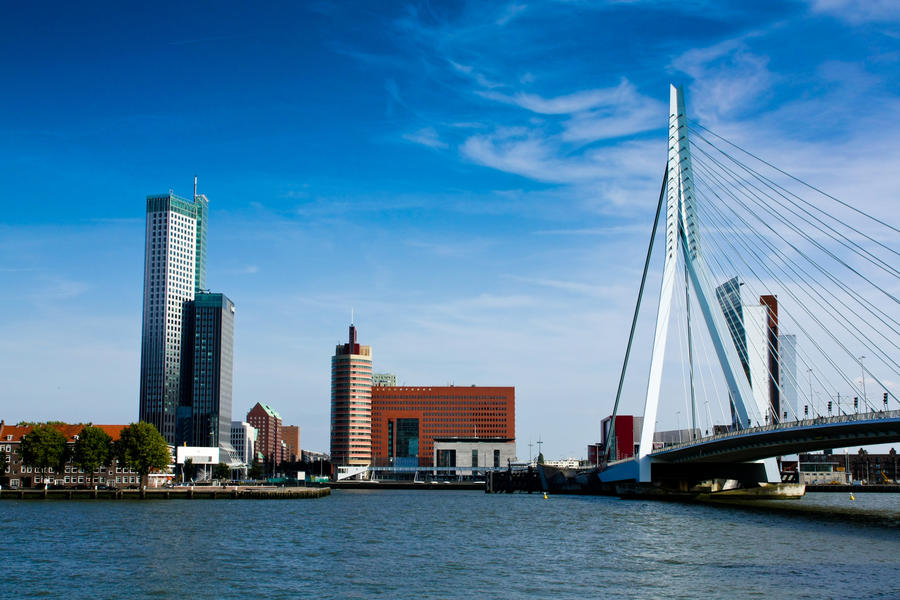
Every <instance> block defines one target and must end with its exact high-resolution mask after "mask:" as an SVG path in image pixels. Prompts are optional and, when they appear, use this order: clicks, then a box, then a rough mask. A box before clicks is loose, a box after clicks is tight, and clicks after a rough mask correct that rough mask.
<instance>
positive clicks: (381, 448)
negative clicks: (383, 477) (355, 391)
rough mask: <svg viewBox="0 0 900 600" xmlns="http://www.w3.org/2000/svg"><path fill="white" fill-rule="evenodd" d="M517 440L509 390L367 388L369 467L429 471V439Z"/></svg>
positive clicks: (513, 392)
mask: <svg viewBox="0 0 900 600" xmlns="http://www.w3.org/2000/svg"><path fill="white" fill-rule="evenodd" d="M436 437H437V438H447V437H464V438H474V437H479V438H480V437H484V438H508V439H514V438H515V437H516V389H515V388H514V387H476V386H471V387H456V386H452V385H451V386H447V387H418V386H375V387H373V388H372V464H373V465H375V466H417V465H418V466H431V464H432V462H433V459H434V457H433V453H434V438H436Z"/></svg>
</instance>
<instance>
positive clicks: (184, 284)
mask: <svg viewBox="0 0 900 600" xmlns="http://www.w3.org/2000/svg"><path fill="white" fill-rule="evenodd" d="M208 211H209V200H208V199H207V198H206V196H205V195H203V194H197V179H196V177H195V178H194V196H193V199H192V200H191V199H187V198H182V197H180V196H176V195H175V194H174V193H172V192H171V191H169V193H168V194H160V195H154V196H147V225H146V233H145V235H146V241H145V245H144V248H145V249H144V310H143V320H142V327H141V389H140V408H139V418H140V420H141V421H146V422H148V423H152V424H153V425H155V426H156V428H157V429H159V431H160V433H162V434H163V436H164V437H165V438H166V441H168V442H169V443H170V444H175V443H177V434H176V418H177V412H178V406H179V404H180V402H181V398H182V396H183V392H182V368H183V364H182V356H183V355H184V353H185V352H191V349H189V348H184V347H183V344H184V342H185V340H183V338H182V323H183V319H184V311H185V303H187V302H190V301H192V300H193V299H194V296H195V295H196V294H197V293H199V292H200V291H202V290H205V289H206V229H207V213H208ZM229 418H230V417H229Z"/></svg>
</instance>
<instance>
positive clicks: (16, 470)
mask: <svg viewBox="0 0 900 600" xmlns="http://www.w3.org/2000/svg"><path fill="white" fill-rule="evenodd" d="M53 427H55V428H56V429H58V430H59V431H60V433H62V434H63V435H64V436H66V444H67V445H68V446H69V448H70V450H71V448H73V447H74V446H75V442H76V440H78V434H79V433H81V430H82V429H83V428H84V427H85V425H82V424H77V425H66V424H59V425H54V426H53ZM94 427H99V428H100V429H102V430H103V431H105V432H106V434H107V435H109V437H111V438H112V440H113V441H116V440H118V439H119V436H120V434H121V432H122V430H123V429H125V427H126V425H94ZM32 429H33V427H32V426H30V425H7V424H6V423H4V422H3V421H0V450H2V452H3V454H4V455H5V457H6V458H5V461H6V462H5V465H3V468H2V469H0V471H2V472H0V485H2V486H3V487H4V488H19V487H43V486H44V485H61V486H67V487H77V486H87V487H93V486H95V485H98V486H100V485H102V486H111V487H128V486H132V485H135V486H136V485H140V483H141V481H140V476H139V475H138V474H137V473H135V472H134V471H131V470H130V469H127V468H123V467H121V466H120V465H119V464H118V461H116V459H115V458H113V460H112V462H111V464H110V465H109V466H104V467H100V469H98V470H97V471H95V472H94V473H85V472H84V470H83V469H81V468H79V467H78V466H77V465H75V464H74V463H73V462H72V459H71V458H70V459H69V460H68V462H67V463H66V465H65V467H64V469H63V470H62V471H57V470H56V469H54V468H53V467H49V468H46V469H38V468H36V467H32V466H30V465H26V464H24V463H23V462H22V451H21V446H22V438H23V437H24V436H26V435H28V434H29V433H31V430H32ZM69 454H70V455H71V452H70V453H69ZM168 478H170V477H168V475H167V476H166V477H165V479H168ZM157 481H159V478H154V479H153V483H156V482H157Z"/></svg>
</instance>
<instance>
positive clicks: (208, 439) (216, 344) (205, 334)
mask: <svg viewBox="0 0 900 600" xmlns="http://www.w3.org/2000/svg"><path fill="white" fill-rule="evenodd" d="M183 329H184V332H185V335H184V338H185V339H184V346H185V347H186V348H188V351H187V352H186V353H185V357H184V362H185V364H184V371H185V372H186V373H190V377H189V378H188V379H187V385H186V386H185V397H184V398H183V399H182V403H181V408H180V410H179V419H178V421H179V436H178V438H179V439H178V442H179V445H181V444H182V443H186V444H187V445H188V446H217V447H222V448H223V449H231V448H232V446H231V404H232V395H231V394H232V392H231V390H232V377H233V376H232V373H233V368H234V302H232V301H231V300H229V299H228V297H227V296H225V294H212V293H209V292H201V293H198V294H196V296H195V297H194V300H192V301H189V302H186V303H185V314H184V328H183ZM188 417H189V420H188Z"/></svg>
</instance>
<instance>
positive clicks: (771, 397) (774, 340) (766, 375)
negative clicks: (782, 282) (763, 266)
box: [744, 295, 781, 425]
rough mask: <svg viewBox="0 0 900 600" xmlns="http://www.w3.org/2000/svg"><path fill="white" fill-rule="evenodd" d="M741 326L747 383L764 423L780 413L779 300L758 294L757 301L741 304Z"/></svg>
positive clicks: (773, 420)
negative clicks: (744, 336)
mask: <svg viewBox="0 0 900 600" xmlns="http://www.w3.org/2000/svg"><path fill="white" fill-rule="evenodd" d="M744 330H745V331H746V336H747V354H748V357H747V358H748V362H749V365H750V387H751V388H752V389H753V399H754V400H755V402H756V408H757V410H758V411H759V414H760V415H761V417H760V418H761V419H762V421H761V422H760V423H754V425H766V424H769V423H774V422H777V421H778V418H779V417H780V415H781V393H780V382H779V376H778V363H779V359H778V338H779V336H778V300H777V299H776V298H775V296H769V295H766V296H760V297H759V304H752V305H747V306H744Z"/></svg>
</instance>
